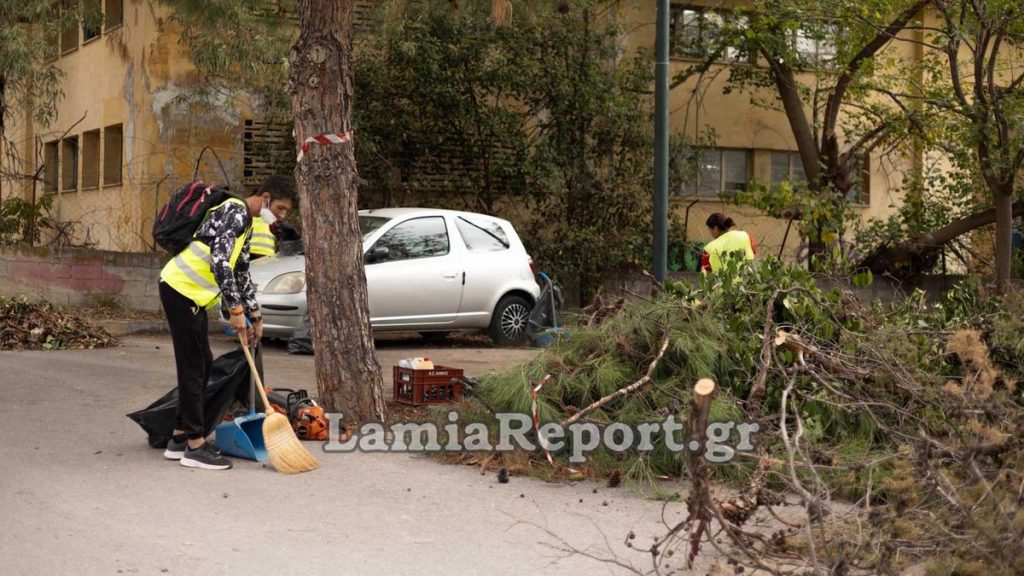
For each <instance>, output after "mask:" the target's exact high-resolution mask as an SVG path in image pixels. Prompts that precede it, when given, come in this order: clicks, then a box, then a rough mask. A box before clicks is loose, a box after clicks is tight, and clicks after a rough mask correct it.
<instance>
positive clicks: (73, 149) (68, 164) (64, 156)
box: [60, 136, 78, 192]
mask: <svg viewBox="0 0 1024 576" xmlns="http://www.w3.org/2000/svg"><path fill="white" fill-rule="evenodd" d="M60 190H61V192H75V191H77V190H78V136H68V137H67V138H64V139H63V140H61V141H60Z"/></svg>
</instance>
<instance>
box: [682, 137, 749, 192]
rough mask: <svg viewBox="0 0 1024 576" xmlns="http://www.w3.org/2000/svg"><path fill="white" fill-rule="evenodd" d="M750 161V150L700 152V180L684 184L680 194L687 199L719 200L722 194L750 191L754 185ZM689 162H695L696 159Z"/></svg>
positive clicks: (697, 156) (717, 149)
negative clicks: (751, 178) (751, 179)
mask: <svg viewBox="0 0 1024 576" xmlns="http://www.w3.org/2000/svg"><path fill="white" fill-rule="evenodd" d="M750 159H751V151H750V150H739V149H731V148H709V149H704V150H700V151H699V152H698V153H697V154H696V157H695V160H696V163H697V165H696V169H695V170H694V173H695V174H696V178H695V179H694V180H691V181H690V182H687V183H685V184H683V186H681V187H680V188H679V189H678V192H677V194H678V195H679V196H684V197H694V196H696V197H701V198H717V197H718V196H719V195H720V194H721V193H722V192H735V191H739V190H746V189H747V183H748V182H749V181H750V166H751V161H750ZM686 161H687V162H689V161H694V158H691V159H689V160H686Z"/></svg>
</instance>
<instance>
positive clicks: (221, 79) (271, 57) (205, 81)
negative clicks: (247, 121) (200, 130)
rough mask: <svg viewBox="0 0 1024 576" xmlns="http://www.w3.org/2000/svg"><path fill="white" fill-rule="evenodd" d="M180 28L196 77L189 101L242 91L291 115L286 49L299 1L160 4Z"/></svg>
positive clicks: (294, 32)
mask: <svg viewBox="0 0 1024 576" xmlns="http://www.w3.org/2000/svg"><path fill="white" fill-rule="evenodd" d="M160 2H161V3H163V4H165V5H167V6H169V7H170V8H171V9H172V11H173V12H172V16H171V20H172V21H173V22H175V23H176V24H177V25H179V26H180V27H181V41H182V43H183V44H184V45H185V46H187V47H188V49H189V53H190V55H191V58H192V62H193V64H195V67H196V70H197V72H198V75H199V78H198V81H197V82H196V83H195V85H194V86H193V87H192V90H190V91H189V92H188V97H191V98H204V97H211V96H213V95H215V94H237V93H239V92H246V93H249V94H251V95H254V96H257V97H258V98H260V102H259V103H261V104H262V105H263V106H264V107H265V108H266V109H268V110H276V111H278V112H281V113H287V112H288V111H289V106H290V103H289V102H288V96H287V76H288V59H287V56H288V49H289V48H290V47H291V45H292V43H293V42H294V41H295V38H296V36H297V34H298V18H297V14H298V0H204V1H196V0H160Z"/></svg>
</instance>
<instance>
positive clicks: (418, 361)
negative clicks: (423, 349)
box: [398, 358, 434, 370]
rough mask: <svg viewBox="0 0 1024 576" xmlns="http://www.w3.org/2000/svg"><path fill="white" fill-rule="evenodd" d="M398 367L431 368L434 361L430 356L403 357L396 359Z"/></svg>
mask: <svg viewBox="0 0 1024 576" xmlns="http://www.w3.org/2000/svg"><path fill="white" fill-rule="evenodd" d="M398 367H399V368H412V369H413V370H433V369H434V363H433V362H431V361H430V358H404V359H402V360H399V361H398Z"/></svg>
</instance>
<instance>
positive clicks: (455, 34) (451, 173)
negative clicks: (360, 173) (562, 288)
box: [356, 0, 652, 300]
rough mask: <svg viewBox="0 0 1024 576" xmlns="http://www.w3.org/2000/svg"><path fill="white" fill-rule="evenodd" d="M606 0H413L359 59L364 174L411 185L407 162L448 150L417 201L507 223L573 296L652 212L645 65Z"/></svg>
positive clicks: (613, 259) (411, 167)
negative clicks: (502, 21) (495, 9)
mask: <svg viewBox="0 0 1024 576" xmlns="http://www.w3.org/2000/svg"><path fill="white" fill-rule="evenodd" d="M605 4H606V3H603V2H596V1H591V0H577V1H574V2H561V3H559V4H558V5H557V6H552V5H550V4H549V3H544V2H535V3H522V5H523V6H525V8H523V9H519V10H517V11H516V12H515V14H514V15H513V17H512V18H511V19H510V20H509V21H508V23H507V25H506V26H496V25H494V23H493V21H492V20H491V13H490V12H489V11H488V10H487V8H488V7H489V6H490V3H489V2H478V3H464V4H461V5H460V7H459V9H458V10H457V11H453V10H452V9H451V6H450V3H448V2H423V3H419V4H417V5H412V4H410V5H408V6H407V7H406V12H405V13H404V15H403V16H402V17H401V18H397V19H394V20H392V21H391V23H390V24H385V25H384V26H383V27H382V29H381V35H380V37H379V38H377V39H376V40H367V41H366V43H365V45H364V47H363V49H362V52H361V53H360V58H359V61H358V63H357V66H358V67H359V69H358V70H359V71H365V72H362V73H360V72H358V71H357V80H358V82H359V87H360V88H361V90H360V92H359V95H358V98H359V103H360V105H361V108H357V110H356V123H357V127H358V129H359V130H360V131H361V133H363V134H364V135H365V136H366V138H365V139H368V140H369V141H370V143H369V144H368V146H369V148H368V149H363V150H361V151H360V154H361V156H360V158H361V159H362V158H366V161H365V164H364V165H365V166H368V167H372V168H370V170H368V171H367V172H365V173H364V176H366V177H367V178H368V179H369V180H370V182H371V183H370V185H371V186H374V185H375V184H376V183H375V182H374V178H376V179H377V181H378V183H383V185H384V186H390V187H391V188H390V190H394V189H401V188H402V187H404V186H406V185H408V187H409V188H410V189H411V190H413V191H415V190H416V188H417V186H418V185H419V184H420V182H418V181H417V176H418V175H419V174H418V173H417V172H416V169H417V168H420V167H422V166H424V165H425V164H429V163H430V162H436V161H437V160H439V159H444V160H446V161H447V163H446V164H445V169H446V170H447V176H448V181H447V182H445V183H443V184H441V185H438V184H436V183H434V184H433V186H434V188H435V190H436V191H438V192H439V195H438V196H436V197H434V198H428V199H427V202H428V203H436V204H440V205H446V206H452V205H456V206H460V205H461V206H463V207H467V208H470V209H478V210H484V211H488V212H497V213H499V214H500V215H504V216H507V217H508V218H510V219H511V220H513V221H515V222H517V223H518V224H519V225H520V229H521V230H522V231H525V232H526V238H525V240H526V243H527V245H528V248H529V249H530V251H531V253H532V254H533V256H534V258H535V260H537V261H538V262H539V263H540V265H541V267H543V268H545V269H546V270H547V271H548V272H550V273H553V274H555V275H556V276H558V277H560V278H562V279H563V281H567V282H568V283H570V284H572V285H573V286H574V287H575V288H576V289H577V290H578V294H579V296H580V298H581V300H585V299H586V298H587V297H588V296H589V294H590V293H592V291H593V290H594V289H595V288H596V287H597V285H598V283H599V280H600V278H601V276H602V275H603V274H604V273H606V272H607V271H608V270H609V269H611V268H613V267H615V266H618V265H620V264H621V263H623V262H628V261H632V260H634V259H636V258H637V256H638V252H640V251H642V250H644V249H645V248H646V246H647V245H648V244H649V242H643V243H641V242H637V241H635V240H636V237H637V236H638V235H640V234H642V232H641V230H644V229H646V227H647V221H648V216H647V214H648V212H649V210H648V204H649V202H647V201H646V200H645V196H646V194H647V192H648V190H649V189H650V176H649V172H650V161H651V153H650V142H651V134H652V123H651V117H650V97H649V94H648V93H647V91H648V90H649V86H650V81H651V76H650V71H649V70H648V68H649V67H648V66H647V65H646V64H645V62H644V61H643V60H642V59H641V58H639V57H638V58H635V59H634V58H629V57H627V55H626V54H624V53H623V51H622V50H621V48H620V47H619V46H618V38H619V36H620V33H621V30H619V28H618V27H617V26H616V24H615V22H614V21H613V20H611V19H609V18H608V16H607V14H606V13H605V12H603V11H602V9H601V8H602V6H604V5H605ZM368 152H370V153H372V155H371V156H369V157H367V153H368ZM374 156H375V157H374ZM371 170H372V172H371ZM385 196H386V197H391V196H393V193H392V192H390V191H389V192H388V193H386V194H385ZM420 198H422V196H420ZM510 201H511V202H510ZM648 249H649V248H648Z"/></svg>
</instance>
